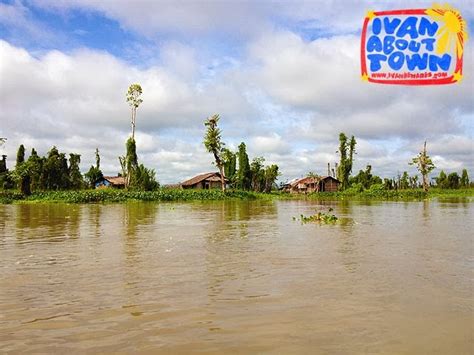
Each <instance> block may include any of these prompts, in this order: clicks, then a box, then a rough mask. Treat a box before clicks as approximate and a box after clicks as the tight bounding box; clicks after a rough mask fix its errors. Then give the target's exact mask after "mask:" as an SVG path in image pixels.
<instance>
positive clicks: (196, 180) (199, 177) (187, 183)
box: [181, 172, 221, 186]
mask: <svg viewBox="0 0 474 355" xmlns="http://www.w3.org/2000/svg"><path fill="white" fill-rule="evenodd" d="M214 175H216V179H215V180H214ZM220 176H221V175H220V174H219V173H216V172H214V173H204V174H199V175H196V176H195V177H193V178H191V179H189V180H186V181H184V182H182V183H181V185H182V186H192V185H196V184H198V183H200V182H201V181H203V180H210V181H220ZM209 178H212V180H211V179H209Z"/></svg>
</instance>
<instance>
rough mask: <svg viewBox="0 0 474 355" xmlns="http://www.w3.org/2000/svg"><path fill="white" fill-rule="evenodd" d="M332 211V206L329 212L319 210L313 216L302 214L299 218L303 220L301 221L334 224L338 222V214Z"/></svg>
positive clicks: (294, 218)
mask: <svg viewBox="0 0 474 355" xmlns="http://www.w3.org/2000/svg"><path fill="white" fill-rule="evenodd" d="M332 211H333V209H332V208H330V209H329V210H328V213H325V212H321V211H319V212H318V213H316V214H314V215H311V216H305V215H303V214H301V215H300V218H299V219H298V220H299V221H301V223H310V222H318V223H325V224H333V223H336V222H337V220H338V218H337V217H336V215H334V214H331V212H332ZM293 220H297V218H296V217H293Z"/></svg>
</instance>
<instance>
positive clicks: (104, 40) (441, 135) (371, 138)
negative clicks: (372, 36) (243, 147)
mask: <svg viewBox="0 0 474 355" xmlns="http://www.w3.org/2000/svg"><path fill="white" fill-rule="evenodd" d="M430 5H431V2H426V1H418V2H407V1H395V2H370V1H331V2H326V1H325V2H323V1H319V2H318V1H313V2H311V1H310V2H299V1H294V2H281V1H279V2H271V1H260V2H251V1H248V2H246V1H230V0H229V1H221V2H217V1H200V2H197V1H185V2H172V1H159V2H158V1H143V0H141V1H134V2H131V1H125V0H115V1H112V0H110V1H101V2H97V1H92V0H69V1H66V0H62V1H61V0H56V1H54V0H30V1H26V0H25V1H21V0H15V1H4V0H1V1H0V41H1V42H0V55H1V57H0V101H1V107H0V120H1V125H0V135H1V136H6V137H8V141H7V144H6V145H4V146H3V147H1V148H0V150H2V151H3V153H6V154H8V155H9V157H14V155H15V151H16V149H17V147H18V145H19V144H21V143H24V144H25V145H26V147H27V149H31V148H32V147H35V148H36V149H37V150H38V151H39V152H40V153H42V154H44V153H46V152H47V150H48V149H49V148H50V147H51V146H52V145H56V146H58V147H59V149H60V150H61V151H64V152H66V153H69V152H78V153H80V154H81V155H82V164H81V165H82V168H83V170H87V168H88V166H89V165H90V164H91V163H92V162H93V160H94V150H95V148H96V147H98V148H99V150H100V151H101V154H102V162H103V168H104V170H105V171H104V172H105V173H107V174H115V173H117V172H118V171H119V163H118V159H117V156H118V155H121V154H123V152H122V151H123V145H124V144H123V143H124V141H125V139H126V137H127V135H128V134H129V107H128V106H127V104H126V102H125V100H124V95H125V91H126V89H127V87H128V85H129V84H131V83H133V82H139V83H140V84H141V85H142V87H143V89H144V95H143V98H144V103H143V104H142V106H141V107H140V108H139V111H138V118H137V129H138V134H137V142H138V148H139V152H138V153H139V158H140V159H142V161H143V162H144V163H145V164H146V165H148V166H150V167H152V168H154V169H155V170H156V172H157V176H158V178H159V180H160V181H161V182H163V183H173V182H178V181H182V180H184V179H185V178H188V177H190V176H192V175H194V174H197V173H200V172H204V171H209V170H213V169H215V167H213V166H212V164H211V163H212V157H211V156H210V155H209V154H207V153H206V152H205V151H204V148H203V146H202V136H203V133H204V127H203V124H202V122H203V120H204V119H205V117H207V116H209V115H211V114H213V113H219V114H220V115H221V117H222V119H221V122H222V129H223V139H224V141H225V142H226V143H227V145H228V146H229V147H230V148H231V149H236V147H237V145H238V144H239V143H240V142H241V141H244V142H246V143H247V146H248V150H249V155H250V158H253V157H256V156H264V157H265V158H266V162H267V163H268V164H271V163H276V164H278V165H279V166H280V168H281V171H282V173H283V175H282V177H281V178H280V180H286V179H289V178H293V177H299V176H302V175H304V174H305V173H307V172H308V171H314V172H317V173H320V174H324V173H325V172H326V169H327V163H328V162H330V163H331V164H334V163H335V162H336V161H337V160H338V157H337V154H336V150H337V146H338V141H337V139H338V134H339V132H341V131H344V132H345V133H346V134H348V135H352V134H353V135H355V136H356V138H357V140H358V146H357V150H358V154H357V159H356V164H355V167H354V170H355V171H356V172H357V171H358V170H359V169H362V168H364V167H365V165H366V164H371V165H372V166H373V171H374V172H375V173H376V174H379V175H381V176H383V177H394V176H396V175H397V174H398V173H401V172H403V171H404V170H407V171H409V172H410V173H411V174H414V173H415V170H414V168H413V167H410V166H408V161H410V158H411V157H413V156H414V155H416V153H417V151H418V150H419V149H420V148H421V146H422V144H423V141H424V140H425V139H427V140H428V149H429V150H430V153H431V155H432V156H433V157H434V160H435V163H436V165H437V166H438V167H439V168H440V169H441V168H442V169H444V170H446V171H460V169H462V168H463V167H466V168H468V169H469V171H470V172H471V175H472V174H474V163H473V155H472V154H473V131H474V130H473V117H474V113H473V112H474V110H473V104H472V100H471V99H470V97H472V96H473V93H474V92H473V81H472V72H473V69H474V68H473V64H472V63H473V60H472V54H473V49H472V46H471V41H468V43H467V45H466V51H465V76H464V78H463V81H462V82H461V83H459V84H456V85H449V86H446V87H429V88H428V87H424V88H421V87H399V86H396V87H395V86H381V85H375V84H367V83H364V82H362V81H361V80H360V77H359V75H360V74H359V58H358V56H359V46H360V42H359V41H360V38H359V36H360V31H361V26H362V21H363V17H364V15H365V13H366V11H367V10H369V9H374V10H385V9H387V10H388V9H400V8H415V7H416V8H419V7H429V6H430ZM451 5H453V6H454V7H456V8H458V9H460V11H461V13H462V14H463V16H464V17H465V18H466V19H467V21H468V25H469V28H472V24H473V10H472V6H470V5H472V4H470V3H469V2H468V1H458V2H456V3H452V4H451ZM438 171H439V170H438ZM435 173H436V172H435Z"/></svg>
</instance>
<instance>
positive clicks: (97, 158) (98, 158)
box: [95, 148, 100, 169]
mask: <svg viewBox="0 0 474 355" xmlns="http://www.w3.org/2000/svg"><path fill="white" fill-rule="evenodd" d="M95 167H96V168H97V169H100V154H99V148H95Z"/></svg>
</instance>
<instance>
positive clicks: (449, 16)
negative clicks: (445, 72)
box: [425, 4, 467, 58]
mask: <svg viewBox="0 0 474 355" xmlns="http://www.w3.org/2000/svg"><path fill="white" fill-rule="evenodd" d="M425 12H426V14H427V15H429V16H430V17H431V18H432V19H433V20H435V21H437V22H440V23H443V25H442V26H441V27H440V28H439V29H438V32H437V33H436V36H437V37H438V40H437V45H436V52H437V53H438V54H442V53H446V52H447V51H448V50H451V48H452V46H456V54H457V57H458V58H461V57H462V53H463V49H464V42H465V41H466V40H467V31H466V21H464V20H463V18H462V17H461V14H460V13H459V11H458V10H456V9H454V8H452V7H451V6H449V5H448V4H445V5H444V6H443V5H439V4H433V8H431V9H427V10H426V11H425Z"/></svg>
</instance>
